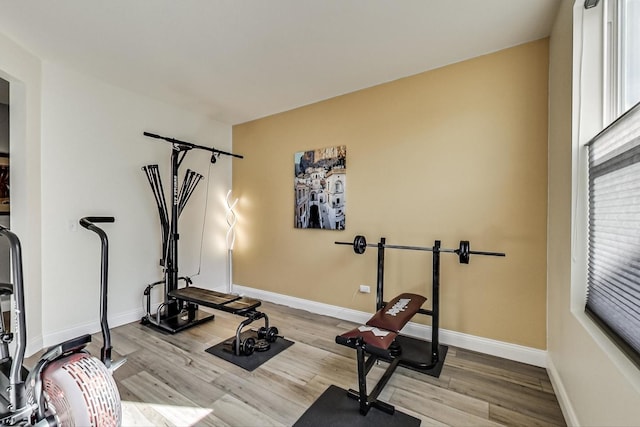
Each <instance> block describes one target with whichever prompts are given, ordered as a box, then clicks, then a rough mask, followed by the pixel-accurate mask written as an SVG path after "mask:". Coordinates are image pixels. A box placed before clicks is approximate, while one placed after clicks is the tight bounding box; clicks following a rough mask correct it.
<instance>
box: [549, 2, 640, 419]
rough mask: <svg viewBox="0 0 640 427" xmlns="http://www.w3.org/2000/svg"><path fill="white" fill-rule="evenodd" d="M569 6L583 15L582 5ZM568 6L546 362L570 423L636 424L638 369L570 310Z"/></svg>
mask: <svg viewBox="0 0 640 427" xmlns="http://www.w3.org/2000/svg"><path fill="white" fill-rule="evenodd" d="M575 7H576V11H577V14H579V15H580V14H582V2H576V6H575ZM572 8H573V1H570V0H563V1H562V3H561V7H560V10H559V12H558V16H557V18H556V22H555V24H554V27H553V31H552V33H551V42H550V68H549V92H550V97H549V101H550V102H549V117H550V120H549V222H548V230H549V234H548V264H549V265H548V287H549V291H548V324H549V327H548V329H549V331H548V335H549V337H548V354H549V362H548V365H549V371H550V374H551V378H552V380H553V383H554V387H555V391H556V394H557V395H558V398H559V401H560V403H561V406H562V408H563V411H564V413H565V418H566V421H567V423H568V424H569V425H585V426H637V425H639V423H640V405H638V402H640V371H639V370H638V369H637V368H636V367H635V366H633V365H632V363H631V362H630V361H629V360H628V359H626V358H625V357H624V356H622V355H621V353H620V351H619V350H618V349H616V348H615V346H614V345H613V344H612V343H611V342H610V340H608V339H607V338H606V337H604V335H603V334H602V332H600V331H599V330H598V329H597V328H596V327H595V326H594V325H593V322H591V321H590V320H588V319H587V318H586V317H585V315H584V313H583V310H582V306H577V307H576V308H575V310H574V311H572V281H573V286H576V289H574V290H573V292H574V293H576V292H580V290H583V289H584V283H583V282H584V265H583V264H582V263H581V262H580V259H579V258H580V254H579V252H580V251H579V250H577V248H579V247H580V246H581V243H580V242H578V243H577V244H576V245H575V246H576V247H575V248H574V251H575V253H574V257H573V258H575V259H576V260H575V261H574V260H573V258H572V244H571V236H572V221H578V224H580V220H579V217H580V216H581V215H578V216H576V217H574V218H572V166H573V165H572V91H571V88H572V84H573V82H572V70H573V62H572V54H573V50H572V44H573V42H574V41H573V37H572V22H573V15H572V11H573V9H572ZM578 25H579V26H580V24H579V23H578ZM578 28H580V27H578ZM579 45H580V41H578V46H579ZM577 68H578V67H576V69H575V70H574V73H575V72H576V71H578V70H577ZM574 107H577V105H576V104H574ZM575 115H576V114H575V113H574V116H575ZM575 176H577V175H575V174H574V177H575ZM573 188H576V187H573ZM574 196H575V195H574ZM576 206H578V207H580V206H581V204H580V205H576ZM583 207H584V206H583ZM578 228H580V225H578ZM578 240H581V239H578ZM573 263H577V265H576V266H574V270H573V274H572V264H573ZM581 294H582V293H581ZM582 295H583V294H582ZM580 296H581V295H578V297H580Z"/></svg>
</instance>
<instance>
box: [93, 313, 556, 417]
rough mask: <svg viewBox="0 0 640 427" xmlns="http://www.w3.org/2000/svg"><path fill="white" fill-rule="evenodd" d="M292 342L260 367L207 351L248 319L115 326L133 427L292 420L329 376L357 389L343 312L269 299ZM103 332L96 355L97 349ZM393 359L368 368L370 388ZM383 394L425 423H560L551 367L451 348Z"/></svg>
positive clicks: (225, 316)
mask: <svg viewBox="0 0 640 427" xmlns="http://www.w3.org/2000/svg"><path fill="white" fill-rule="evenodd" d="M261 310H262V311H264V312H266V313H267V314H268V315H269V319H270V323H271V325H274V326H277V327H278V328H279V329H280V332H281V333H282V334H283V335H284V336H285V337H286V338H287V339H289V340H292V341H294V342H295V344H294V345H293V346H291V347H290V348H288V349H287V350H285V351H284V352H282V353H280V354H279V355H277V356H276V357H274V358H272V359H271V360H269V361H268V362H267V363H265V364H264V365H262V366H261V367H259V368H257V369H256V370H254V371H253V372H247V371H245V370H243V369H242V368H239V367H237V366H235V365H233V364H231V363H229V362H226V361H224V360H222V359H220V358H217V357H215V356H212V355H210V354H208V353H206V352H205V351H204V350H205V349H206V348H208V347H210V346H212V345H214V344H217V343H219V342H220V341H222V340H224V339H226V338H228V337H230V336H233V335H234V333H235V328H236V327H237V325H238V324H239V322H240V321H241V320H242V318H240V317H237V316H233V315H231V314H229V313H223V312H218V311H213V313H215V315H216V318H215V320H213V321H212V322H208V323H205V324H202V325H199V326H196V327H194V328H191V329H189V330H186V331H183V332H180V333H178V334H175V335H166V334H163V333H161V332H158V331H155V330H153V329H150V328H148V327H145V326H142V325H139V324H137V323H132V324H128V325H124V326H121V327H118V328H115V329H113V330H112V332H111V335H112V341H113V349H114V359H118V358H120V357H122V356H124V357H126V358H127V363H125V365H124V366H122V367H121V368H120V369H119V370H117V371H116V373H115V379H116V382H117V383H118V387H119V390H120V394H121V397H122V400H123V414H124V425H126V426H290V425H292V424H293V423H295V421H296V420H297V419H298V418H299V417H300V416H301V415H302V413H303V412H304V411H305V410H306V409H307V408H308V407H309V406H311V404H313V402H314V401H315V400H316V398H317V397H319V396H320V394H322V392H323V391H324V390H325V389H326V388H327V387H328V386H329V385H331V384H335V385H337V386H339V387H342V388H344V389H348V388H357V381H356V368H355V351H354V350H351V349H349V348H347V347H344V346H340V345H337V344H335V342H334V338H335V336H336V335H337V334H340V333H342V332H344V331H345V330H347V329H351V328H353V327H354V324H352V323H349V322H345V321H342V320H338V319H334V318H330V317H326V316H320V315H316V314H312V313H308V312H305V311H301V310H296V309H292V308H289V307H284V306H280V305H275V304H270V303H264V304H263V305H262V307H261ZM100 346H101V335H100V334H96V335H95V336H94V342H93V343H92V344H91V348H90V350H91V352H92V354H99V348H100ZM384 367H386V364H381V365H380V366H375V367H374V368H373V369H372V371H371V373H370V374H369V383H370V386H372V385H373V384H374V382H375V381H376V380H377V379H378V378H379V377H380V376H381V375H382V373H383V371H384ZM380 399H381V400H383V401H386V402H389V403H391V404H392V405H395V406H396V408H397V409H398V410H400V411H402V412H405V413H408V414H410V415H413V416H415V417H418V418H420V419H421V420H422V425H423V426H431V425H433V426H443V425H450V426H499V425H514V426H515V425H518V426H563V425H565V422H564V420H563V417H562V413H561V411H560V407H559V405H558V402H557V400H556V397H555V395H554V393H553V388H552V386H551V383H550V381H549V377H548V375H547V373H546V371H545V370H544V369H542V368H537V367H534V366H530V365H525V364H521V363H517V362H513V361H509V360H505V359H500V358H497V357H493V356H488V355H484V354H479V353H475V352H472V351H468V350H464V349H460V348H455V347H449V352H448V354H447V358H446V362H445V365H444V368H443V370H442V374H441V376H440V378H433V377H430V376H427V375H424V374H420V373H418V372H414V371H411V370H408V369H406V368H398V370H397V371H396V373H395V374H394V375H393V377H392V378H391V380H390V381H389V383H388V385H387V386H386V388H385V389H384V391H383V392H382V394H381V396H380Z"/></svg>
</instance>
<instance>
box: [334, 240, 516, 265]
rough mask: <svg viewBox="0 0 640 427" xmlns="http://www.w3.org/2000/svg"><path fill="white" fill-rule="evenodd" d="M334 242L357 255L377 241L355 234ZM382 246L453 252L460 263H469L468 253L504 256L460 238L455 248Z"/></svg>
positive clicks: (375, 244)
mask: <svg viewBox="0 0 640 427" xmlns="http://www.w3.org/2000/svg"><path fill="white" fill-rule="evenodd" d="M335 244H336V245H349V246H353V251H354V252H355V253H357V254H358V255H360V254H363V253H364V251H365V250H366V249H367V246H370V247H373V248H377V247H378V244H377V243H367V239H366V238H365V237H364V236H361V235H357V236H356V237H355V238H354V239H353V243H349V242H335ZM382 247H383V248H385V249H406V250H410V251H427V252H444V253H454V254H456V255H458V259H459V260H460V263H461V264H469V256H470V255H487V256H506V255H505V254H504V253H502V252H486V251H472V250H471V247H470V245H469V241H468V240H460V245H459V246H458V248H456V249H446V248H438V249H436V248H434V247H424V246H405V245H388V244H386V243H384V244H382Z"/></svg>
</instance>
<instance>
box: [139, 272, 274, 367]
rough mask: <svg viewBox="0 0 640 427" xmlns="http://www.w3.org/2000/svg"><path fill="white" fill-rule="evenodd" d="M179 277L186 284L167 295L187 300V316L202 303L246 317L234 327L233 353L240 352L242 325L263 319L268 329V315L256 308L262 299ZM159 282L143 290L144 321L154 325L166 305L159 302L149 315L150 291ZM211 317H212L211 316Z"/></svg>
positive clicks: (237, 353)
mask: <svg viewBox="0 0 640 427" xmlns="http://www.w3.org/2000/svg"><path fill="white" fill-rule="evenodd" d="M180 279H181V280H184V281H185V282H186V286H185V287H183V288H178V289H175V290H173V291H170V292H168V293H167V296H168V297H169V298H171V299H174V300H177V301H184V302H187V303H188V304H187V316H191V313H193V312H195V311H196V309H197V306H198V305H202V306H204V307H209V308H212V309H214V310H220V311H224V312H226V313H231V314H235V315H237V316H242V317H246V319H245V320H243V321H242V322H240V324H239V325H238V328H237V329H236V340H235V345H234V348H233V353H234V355H236V356H239V355H241V354H242V353H241V351H240V344H241V339H240V334H241V332H242V329H243V328H244V327H246V326H247V325H249V324H251V323H253V322H255V321H256V320H259V319H264V328H265V330H268V329H269V317H268V316H267V315H266V313H263V312H261V311H258V310H256V309H257V308H258V307H259V306H260V305H262V301H260V300H257V299H253V298H247V297H242V296H238V295H233V294H225V293H222V292H217V291H212V290H210V289H203V288H198V287H195V286H190V285H191V279H189V278H188V277H180ZM160 284H164V281H158V282H155V283H152V284H150V285H149V286H147V288H146V290H145V292H144V294H145V296H146V297H147V315H146V321H147V322H149V323H151V324H154V325H155V320H156V319H160V312H161V310H162V308H163V307H164V306H166V303H162V304H160V305H159V306H158V309H157V313H156V315H155V316H154V315H151V313H150V309H151V307H150V305H151V302H150V294H151V292H150V291H151V289H152V288H153V287H154V286H157V285H160ZM211 318H213V316H212V317H211Z"/></svg>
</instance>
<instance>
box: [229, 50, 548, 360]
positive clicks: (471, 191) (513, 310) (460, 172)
mask: <svg viewBox="0 0 640 427" xmlns="http://www.w3.org/2000/svg"><path fill="white" fill-rule="evenodd" d="M547 79H548V40H547V39H543V40H539V41H536V42H532V43H528V44H524V45H521V46H517V47H514V48H511V49H506V50H503V51H500V52H496V53H493V54H490V55H486V56H482V57H478V58H475V59H472V60H468V61H464V62H461V63H457V64H454V65H450V66H447V67H443V68H440V69H437V70H433V71H429V72H425V73H422V74H419V75H416V76H412V77H408V78H404V79H400V80H397V81H393V82H390V83H387V84H383V85H379V86H376V87H373V88H369V89H366V90H362V91H358V92H355V93H351V94H347V95H344V96H340V97H337V98H333V99H329V100H326V101H323V102H319V103H316V104H312V105H309V106H305V107H302V108H298V109H296V110H292V111H288V112H285V113H281V114H277V115H274V116H270V117H267V118H264V119H260V120H256V121H253V122H248V123H244V124H241V125H238V126H235V127H234V128H233V146H234V151H235V152H238V153H241V154H244V155H245V159H244V160H234V164H233V189H234V195H235V196H237V197H240V202H239V203H238V214H239V223H238V239H237V246H236V250H235V252H234V283H236V284H239V285H243V286H248V287H252V288H257V289H262V290H267V291H271V292H276V293H280V294H285V295H290V296H294V297H299V298H304V299H308V300H313V301H318V302H322V303H327V304H332V305H337V306H341V307H347V308H352V309H356V310H362V311H373V310H374V305H375V296H374V294H373V293H372V294H370V295H367V294H360V293H358V292H357V289H358V286H359V285H361V284H367V285H371V287H372V290H374V288H375V280H376V254H375V250H373V249H371V248H370V249H369V250H368V251H367V252H366V253H365V254H364V255H355V254H354V253H353V251H352V250H351V249H350V248H349V247H347V246H336V245H334V244H333V242H334V241H335V240H342V241H352V240H353V237H354V236H355V235H356V234H363V235H365V236H366V237H367V239H368V241H369V242H375V241H377V240H378V239H379V237H381V236H385V237H387V242H388V243H390V244H404V245H420V246H431V245H432V244H433V241H434V239H440V240H442V242H443V246H444V247H457V245H458V242H459V241H460V240H470V242H471V247H472V250H473V249H476V250H490V251H491V250H494V251H503V252H506V253H507V257H506V258H494V257H472V259H471V262H470V264H469V265H460V264H458V263H457V261H456V258H455V257H454V256H443V261H442V276H441V277H442V278H441V284H442V291H441V313H442V314H441V315H442V320H441V327H442V328H445V329H448V330H454V331H459V332H463V333H467V334H472V335H475V336H481V337H487V338H492V339H496V340H500V341H505V342H509V343H514V344H520V345H524V346H530V347H534V348H540V349H544V348H545V346H546V321H545V318H546V308H545V305H546V284H545V282H546V226H547V224H546V213H547V100H548V98H547V83H548V82H547ZM342 144H344V145H346V146H347V180H346V191H347V194H346V231H320V230H299V229H294V228H293V203H294V198H293V196H294V193H293V155H294V153H295V152H297V151H303V150H308V149H313V148H320V147H326V146H333V145H342ZM430 263H431V257H430V255H429V254H428V253H424V252H408V251H388V252H387V263H386V269H387V270H386V286H387V289H386V294H385V296H386V298H391V297H393V296H394V295H395V294H397V293H400V292H401V291H409V292H417V293H421V294H425V295H429V293H430V285H431V264H430Z"/></svg>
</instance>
